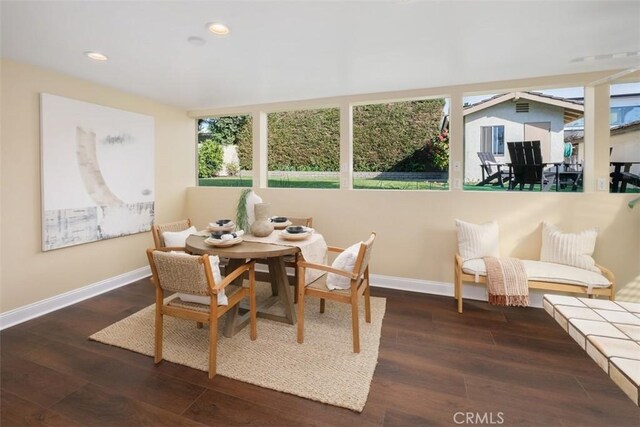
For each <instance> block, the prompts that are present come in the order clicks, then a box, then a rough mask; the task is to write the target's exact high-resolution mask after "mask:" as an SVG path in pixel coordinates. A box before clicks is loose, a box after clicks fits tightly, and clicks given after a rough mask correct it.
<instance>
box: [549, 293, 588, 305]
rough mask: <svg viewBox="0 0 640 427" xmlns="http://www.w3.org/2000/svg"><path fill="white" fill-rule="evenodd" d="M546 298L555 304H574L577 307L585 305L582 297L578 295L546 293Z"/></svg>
mask: <svg viewBox="0 0 640 427" xmlns="http://www.w3.org/2000/svg"><path fill="white" fill-rule="evenodd" d="M544 299H546V300H547V301H549V302H550V303H551V304H553V305H559V304H561V305H573V306H577V307H584V304H583V303H582V302H580V299H578V298H576V297H569V296H566V295H551V294H545V295H544Z"/></svg>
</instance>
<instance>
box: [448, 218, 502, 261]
mask: <svg viewBox="0 0 640 427" xmlns="http://www.w3.org/2000/svg"><path fill="white" fill-rule="evenodd" d="M456 232H457V236H458V254H459V255H460V256H461V257H462V261H466V260H469V259H475V258H482V257H485V256H492V257H499V256H500V233H499V228H498V222H497V221H491V222H486V223H484V224H472V223H470V222H465V221H460V220H459V219H456Z"/></svg>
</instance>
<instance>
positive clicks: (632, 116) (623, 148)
mask: <svg viewBox="0 0 640 427" xmlns="http://www.w3.org/2000/svg"><path fill="white" fill-rule="evenodd" d="M575 100H576V101H581V100H582V99H575ZM610 106H611V107H610V108H611V111H610V112H611V115H610V122H609V125H610V126H611V140H610V145H611V147H612V151H611V161H612V162H622V161H630V162H631V161H635V162H638V161H640V93H625V94H617V95H611V100H610ZM565 141H567V142H570V143H571V144H572V145H573V152H574V154H576V157H577V160H578V162H582V161H583V160H584V118H581V119H579V120H576V121H575V122H572V123H568V124H567V126H565ZM638 169H640V166H637V165H636V166H633V168H632V170H638Z"/></svg>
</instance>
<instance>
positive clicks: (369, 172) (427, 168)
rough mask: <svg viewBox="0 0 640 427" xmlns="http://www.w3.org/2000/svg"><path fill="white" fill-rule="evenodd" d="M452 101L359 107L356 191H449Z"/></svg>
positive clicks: (355, 126)
mask: <svg viewBox="0 0 640 427" xmlns="http://www.w3.org/2000/svg"><path fill="white" fill-rule="evenodd" d="M448 117H449V100H448V99H445V98H436V99H425V100H420V101H403V102H393V103H385V104H368V105H358V106H354V107H353V176H354V178H353V188H355V189H385V190H446V189H448V188H449V184H448V177H449V136H448V123H449V120H448Z"/></svg>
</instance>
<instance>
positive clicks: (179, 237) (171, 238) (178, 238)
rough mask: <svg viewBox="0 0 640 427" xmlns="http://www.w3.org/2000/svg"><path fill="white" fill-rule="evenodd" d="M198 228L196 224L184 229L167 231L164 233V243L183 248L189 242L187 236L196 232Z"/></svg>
mask: <svg viewBox="0 0 640 427" xmlns="http://www.w3.org/2000/svg"><path fill="white" fill-rule="evenodd" d="M197 232H198V230H196V228H195V227H194V226H191V227H189V228H187V229H186V230H182V231H165V232H164V233H162V238H163V239H164V245H165V246H168V247H176V248H182V247H184V245H185V243H186V242H187V237H189V236H190V235H192V234H196V233H197Z"/></svg>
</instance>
